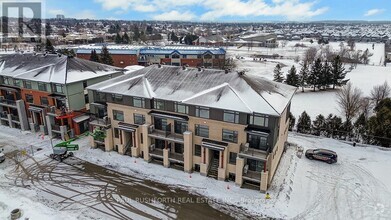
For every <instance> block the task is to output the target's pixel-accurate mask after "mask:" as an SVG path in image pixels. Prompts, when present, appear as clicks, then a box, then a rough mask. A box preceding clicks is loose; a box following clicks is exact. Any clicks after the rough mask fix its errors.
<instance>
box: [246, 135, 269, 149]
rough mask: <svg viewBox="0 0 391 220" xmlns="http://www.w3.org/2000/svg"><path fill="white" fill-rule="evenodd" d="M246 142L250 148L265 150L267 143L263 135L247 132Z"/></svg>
mask: <svg viewBox="0 0 391 220" xmlns="http://www.w3.org/2000/svg"><path fill="white" fill-rule="evenodd" d="M247 142H248V143H249V147H250V148H254V149H258V150H263V151H267V148H268V144H267V137H265V136H260V135H254V134H248V135H247Z"/></svg>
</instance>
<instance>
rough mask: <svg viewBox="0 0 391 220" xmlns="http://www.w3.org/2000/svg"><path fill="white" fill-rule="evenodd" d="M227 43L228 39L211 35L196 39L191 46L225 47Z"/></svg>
mask: <svg viewBox="0 0 391 220" xmlns="http://www.w3.org/2000/svg"><path fill="white" fill-rule="evenodd" d="M227 42H228V39H227V38H225V37H223V36H221V35H211V36H205V37H204V36H200V37H199V38H198V39H196V40H194V41H193V45H202V46H205V45H206V46H225V45H226V43H227Z"/></svg>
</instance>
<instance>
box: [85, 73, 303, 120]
mask: <svg viewBox="0 0 391 220" xmlns="http://www.w3.org/2000/svg"><path fill="white" fill-rule="evenodd" d="M88 89H91V90H96V91H100V92H105V93H116V94H122V95H127V96H136V97H144V98H149V99H151V98H155V99H162V100H170V101H176V102H182V103H185V104H191V105H198V106H205V107H212V108H219V109H226V110H232V111H238V112H244V113H261V114H267V115H274V116H279V115H281V113H282V112H283V111H284V109H285V108H286V106H287V105H288V104H289V102H290V100H291V99H292V97H293V95H294V93H295V91H296V88H295V87H292V86H288V85H285V84H281V83H276V82H273V81H270V80H267V79H265V78H263V77H260V76H259V75H256V74H248V73H245V74H242V75H241V74H238V73H236V72H228V73H226V72H225V71H223V70H216V69H201V71H199V69H197V68H187V69H183V68H182V67H176V66H161V67H159V66H158V65H152V66H149V67H146V68H144V69H141V70H137V71H135V72H132V73H130V74H127V75H124V76H119V77H116V78H114V79H110V80H107V81H105V82H101V83H98V84H95V85H92V86H90V87H88Z"/></svg>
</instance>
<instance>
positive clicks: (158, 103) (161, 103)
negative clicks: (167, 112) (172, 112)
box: [153, 99, 165, 110]
mask: <svg viewBox="0 0 391 220" xmlns="http://www.w3.org/2000/svg"><path fill="white" fill-rule="evenodd" d="M153 106H154V108H155V109H158V110H164V109H165V108H164V101H163V100H156V99H155V100H154V101H153Z"/></svg>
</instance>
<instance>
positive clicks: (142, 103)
mask: <svg viewBox="0 0 391 220" xmlns="http://www.w3.org/2000/svg"><path fill="white" fill-rule="evenodd" d="M135 100H137V101H140V102H141V106H137V105H135V102H134V101H135ZM132 104H133V105H132V106H133V107H136V108H145V99H144V98H141V97H133V101H132Z"/></svg>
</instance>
